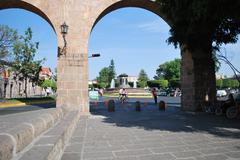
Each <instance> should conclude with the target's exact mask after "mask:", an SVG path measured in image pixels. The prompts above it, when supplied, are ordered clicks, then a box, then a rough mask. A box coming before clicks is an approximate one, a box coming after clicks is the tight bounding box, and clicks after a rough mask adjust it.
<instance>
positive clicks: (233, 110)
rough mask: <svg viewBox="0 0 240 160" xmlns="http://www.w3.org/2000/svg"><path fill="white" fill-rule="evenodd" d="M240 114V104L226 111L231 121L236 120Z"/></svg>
mask: <svg viewBox="0 0 240 160" xmlns="http://www.w3.org/2000/svg"><path fill="white" fill-rule="evenodd" d="M238 114H240V104H236V105H235V106H231V107H229V108H228V109H227V111H226V116H227V118H229V119H233V118H236V117H237V116H238Z"/></svg>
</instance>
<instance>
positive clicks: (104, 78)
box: [97, 67, 109, 88]
mask: <svg viewBox="0 0 240 160" xmlns="http://www.w3.org/2000/svg"><path fill="white" fill-rule="evenodd" d="M97 81H98V82H99V84H100V87H102V88H106V87H107V86H108V85H109V67H104V68H103V69H102V70H101V71H100V72H99V77H97Z"/></svg>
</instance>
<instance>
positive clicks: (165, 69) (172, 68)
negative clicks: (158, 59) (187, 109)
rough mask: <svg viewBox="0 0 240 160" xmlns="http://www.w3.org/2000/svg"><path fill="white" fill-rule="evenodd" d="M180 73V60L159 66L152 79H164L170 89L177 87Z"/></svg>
mask: <svg viewBox="0 0 240 160" xmlns="http://www.w3.org/2000/svg"><path fill="white" fill-rule="evenodd" d="M180 73H181V59H175V60H173V61H169V62H165V63H163V64H161V65H159V68H158V69H157V70H156V76H155V77H154V79H156V80H160V79H165V80H167V81H168V82H169V85H170V86H172V87H179V82H180Z"/></svg>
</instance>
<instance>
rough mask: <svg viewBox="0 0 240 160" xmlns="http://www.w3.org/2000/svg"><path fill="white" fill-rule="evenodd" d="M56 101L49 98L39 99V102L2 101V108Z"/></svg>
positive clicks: (0, 106)
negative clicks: (46, 99) (45, 99)
mask: <svg viewBox="0 0 240 160" xmlns="http://www.w3.org/2000/svg"><path fill="white" fill-rule="evenodd" d="M54 102H56V101H53V100H48V101H37V102H25V103H1V104H0V108H6V107H21V106H26V105H34V104H44V103H54Z"/></svg>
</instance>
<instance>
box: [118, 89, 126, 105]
mask: <svg viewBox="0 0 240 160" xmlns="http://www.w3.org/2000/svg"><path fill="white" fill-rule="evenodd" d="M126 98H127V90H126V89H125V88H123V89H120V90H119V100H120V101H121V103H123V102H124V101H125V100H126Z"/></svg>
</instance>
